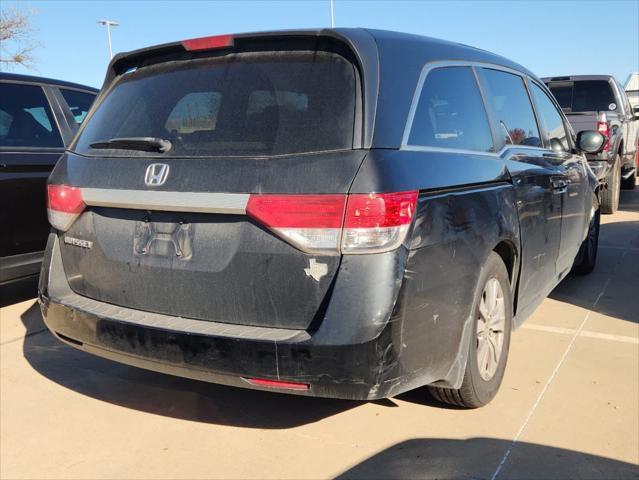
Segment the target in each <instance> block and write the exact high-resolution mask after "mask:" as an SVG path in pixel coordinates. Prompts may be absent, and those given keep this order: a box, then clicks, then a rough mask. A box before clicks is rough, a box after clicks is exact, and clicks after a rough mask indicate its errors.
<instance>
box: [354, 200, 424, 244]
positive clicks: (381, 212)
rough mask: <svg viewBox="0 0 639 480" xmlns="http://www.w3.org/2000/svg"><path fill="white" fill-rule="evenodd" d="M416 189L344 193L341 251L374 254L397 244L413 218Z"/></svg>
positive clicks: (400, 241)
mask: <svg viewBox="0 0 639 480" xmlns="http://www.w3.org/2000/svg"><path fill="white" fill-rule="evenodd" d="M417 196H418V192H400V193H370V194H364V195H361V194H355V195H349V196H348V203H347V205H346V215H345V216H344V232H343V234H342V253H378V252H387V251H389V250H394V249H395V248H397V247H399V246H400V245H401V244H402V242H403V241H404V238H406V233H407V232H408V228H409V227H410V223H411V221H412V220H413V214H414V213H415V205H416V203H417Z"/></svg>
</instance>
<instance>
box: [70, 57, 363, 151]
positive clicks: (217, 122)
mask: <svg viewBox="0 0 639 480" xmlns="http://www.w3.org/2000/svg"><path fill="white" fill-rule="evenodd" d="M356 91H357V89H356V70H355V67H354V66H353V65H352V63H350V62H349V61H348V60H346V59H345V58H344V57H342V56H340V55H338V54H336V53H332V52H324V51H295V52H293V51H289V52H281V51H280V52H259V53H258V52H251V53H239V54H234V55H229V56H226V57H222V58H216V59H199V60H188V61H174V62H167V63H163V64H160V65H156V66H148V67H144V68H139V69H137V70H135V71H132V72H130V73H126V74H124V75H123V76H122V77H121V78H120V79H119V80H118V82H117V84H116V85H115V86H114V88H113V89H112V90H111V91H110V93H109V94H108V95H107V96H106V98H105V99H104V100H103V101H102V103H101V104H100V105H99V106H98V108H97V109H96V111H95V113H94V114H93V115H92V116H91V117H90V118H89V119H88V120H87V122H86V125H85V127H84V129H83V130H82V131H81V133H80V136H79V138H78V140H77V142H76V145H75V151H76V152H77V153H80V154H84V155H96V156H104V155H108V156H126V157H129V156H149V155H151V156H153V155H155V156H157V155H160V156H163V157H167V156H169V157H172V156H176V157H191V156H194V157H203V156H205V157H206V156H269V155H285V154H294V153H307V152H319V151H330V150H344V149H350V148H352V147H353V128H354V124H355V108H356ZM127 137H156V138H164V139H168V140H170V142H171V144H172V148H171V150H170V151H168V152H167V153H164V154H158V153H153V152H140V151H133V150H123V149H115V148H113V149H108V150H104V149H94V148H91V146H90V145H91V144H93V143H98V142H104V141H108V140H110V139H113V138H127Z"/></svg>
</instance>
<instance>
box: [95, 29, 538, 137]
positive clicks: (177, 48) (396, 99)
mask: <svg viewBox="0 0 639 480" xmlns="http://www.w3.org/2000/svg"><path fill="white" fill-rule="evenodd" d="M288 36H290V37H292V38H294V37H297V38H300V37H331V38H334V39H336V40H340V41H343V42H346V43H348V44H349V45H350V47H352V48H353V50H354V52H355V54H356V55H357V56H359V59H360V61H361V62H362V63H364V65H363V67H364V70H365V71H364V73H363V74H362V76H363V77H364V78H363V81H364V83H365V84H366V85H368V90H367V91H366V92H365V95H366V98H365V101H366V105H367V107H369V108H367V114H366V118H365V119H364V134H363V138H364V139H365V141H364V145H366V146H371V147H377V148H397V147H398V146H399V145H400V144H401V139H402V136H403V133H404V127H405V124H406V120H407V118H408V112H409V110H410V105H411V103H412V99H413V95H414V93H415V88H416V86H417V82H418V79H419V76H420V73H421V71H422V69H423V68H424V65H425V64H427V63H430V62H436V61H445V60H461V61H469V62H479V63H486V64H493V65H499V66H503V67H507V68H510V69H513V70H517V71H519V72H522V73H523V74H527V75H530V76H531V77H534V78H536V76H535V75H534V74H532V73H531V72H530V71H529V70H527V69H525V68H524V67H522V66H521V65H519V64H518V63H515V62H513V61H511V60H508V59H506V58H504V57H502V56H499V55H495V54H493V53H490V52H487V51H485V50H480V49H478V48H474V47H470V46H468V45H463V44H460V43H455V42H450V41H446V40H439V39H436V38H431V37H425V36H421V35H415V34H409V33H401V32H393V31H388V30H375V29H365V28H335V29H330V28H325V29H309V30H282V31H270V32H268V31H267V32H252V33H238V34H232V35H228V36H226V35H223V36H218V37H212V38H213V39H215V38H217V39H218V40H221V41H222V46H223V47H224V48H228V47H231V48H233V41H231V43H230V44H227V43H226V41H228V40H229V39H232V40H240V39H268V38H281V37H288ZM201 40H205V39H196V41H201ZM183 42H185V41H176V42H172V43H167V44H163V45H155V46H151V47H148V48H143V49H139V50H135V51H131V52H126V53H120V54H118V55H116V56H115V57H114V58H113V60H112V61H111V64H110V65H109V71H108V73H107V77H106V79H105V85H106V84H108V83H110V82H111V81H112V80H113V79H114V78H115V76H116V75H118V73H120V72H123V71H126V70H127V69H129V68H131V67H136V66H138V64H139V63H142V64H144V63H145V62H146V61H147V59H150V58H153V57H154V56H156V55H159V56H164V57H165V58H167V59H173V58H174V57H173V56H172V55H174V54H176V53H179V52H184V51H186V50H190V49H189V48H188V47H186V46H185V43H183ZM211 48H219V47H211ZM105 91H106V89H105Z"/></svg>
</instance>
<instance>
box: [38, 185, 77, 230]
mask: <svg viewBox="0 0 639 480" xmlns="http://www.w3.org/2000/svg"><path fill="white" fill-rule="evenodd" d="M84 208H85V205H84V202H83V201H82V191H81V190H80V189H79V188H77V187H70V186H68V185H47V214H48V216H49V223H50V224H51V226H52V227H53V228H56V229H58V230H62V231H66V230H68V229H69V227H71V225H72V224H73V222H74V221H75V219H76V218H78V216H79V215H80V214H81V213H82V211H83V210H84Z"/></svg>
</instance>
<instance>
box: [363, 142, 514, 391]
mask: <svg viewBox="0 0 639 480" xmlns="http://www.w3.org/2000/svg"><path fill="white" fill-rule="evenodd" d="M473 184H474V185H473ZM413 189H415V190H416V189H419V190H421V192H422V193H421V194H420V200H419V203H418V207H417V211H416V218H415V223H414V225H413V229H412V232H411V234H410V238H409V240H408V247H409V252H408V256H407V258H406V261H405V269H404V273H403V281H402V286H401V289H400V292H399V295H398V299H397V302H396V304H395V307H394V310H393V313H392V315H391V319H390V322H389V323H390V325H397V326H401V328H400V332H399V335H400V339H399V341H398V344H399V347H400V348H401V352H400V353H399V360H398V361H399V367H398V369H397V372H399V375H400V376H401V382H397V384H396V385H392V386H388V385H387V387H389V389H390V392H391V393H390V394H396V393H399V392H401V391H405V390H409V389H411V388H414V387H417V386H420V385H424V384H428V383H433V382H439V384H440V385H442V386H451V387H458V386H459V385H460V384H461V379H462V376H463V371H464V368H465V365H466V355H467V352H466V349H467V345H468V342H467V340H466V339H467V338H468V337H467V335H469V334H470V326H471V317H470V314H471V309H472V300H473V299H474V298H475V295H476V292H477V289H478V285H477V280H478V277H479V273H480V268H481V266H482V265H483V264H484V263H485V261H486V259H487V257H488V255H489V254H490V252H491V251H492V250H493V249H494V248H495V246H497V244H498V243H499V242H500V241H507V242H508V243H509V244H510V245H511V247H512V248H513V249H514V251H515V252H516V253H517V252H519V248H520V238H519V220H518V216H517V210H516V202H515V192H514V188H513V186H512V184H511V183H510V176H509V175H508V173H507V171H506V168H505V164H504V161H503V160H502V159H501V158H499V157H497V156H488V155H480V154H477V155H474V154H466V153H464V154H458V153H454V152H451V153H449V152H426V151H409V150H386V151H381V150H373V151H371V153H370V154H369V155H368V156H367V157H366V159H365V160H364V163H363V164H362V167H361V169H360V172H359V173H358V175H357V178H356V180H355V182H354V184H353V187H352V189H351V192H354V193H363V192H371V191H377V192H388V191H405V190H413ZM515 257H516V261H515V267H514V269H513V271H515V272H517V270H518V268H517V263H518V261H519V260H518V253H517V255H515ZM513 284H516V275H514V281H513ZM513 290H514V289H513ZM384 381H385V382H395V380H394V378H393V376H388V377H387V378H386V379H385V380H384Z"/></svg>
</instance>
